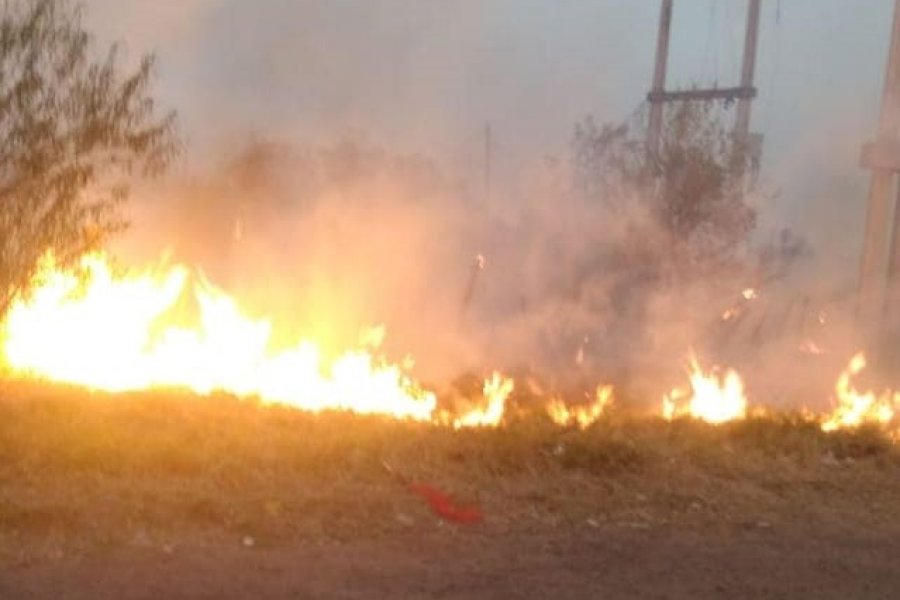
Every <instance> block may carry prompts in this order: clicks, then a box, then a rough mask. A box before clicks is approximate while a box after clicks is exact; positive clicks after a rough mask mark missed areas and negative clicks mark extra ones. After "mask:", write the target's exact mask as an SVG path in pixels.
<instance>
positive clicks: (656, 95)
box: [647, 0, 672, 154]
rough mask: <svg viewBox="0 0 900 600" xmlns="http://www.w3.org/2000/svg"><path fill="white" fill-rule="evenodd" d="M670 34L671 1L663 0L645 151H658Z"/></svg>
mask: <svg viewBox="0 0 900 600" xmlns="http://www.w3.org/2000/svg"><path fill="white" fill-rule="evenodd" d="M671 32H672V0H663V1H662V8H661V9H660V11H659V32H658V33H657V35H656V64H655V65H654V67H653V86H652V87H651V88H650V95H651V96H652V98H649V100H650V122H649V124H648V126H647V151H648V152H649V153H650V154H656V153H657V152H658V151H659V138H660V136H661V135H662V121H663V102H664V100H663V99H662V96H663V95H664V94H665V91H666V65H667V64H668V62H669V38H670V34H671Z"/></svg>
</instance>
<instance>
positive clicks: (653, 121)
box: [647, 0, 762, 154]
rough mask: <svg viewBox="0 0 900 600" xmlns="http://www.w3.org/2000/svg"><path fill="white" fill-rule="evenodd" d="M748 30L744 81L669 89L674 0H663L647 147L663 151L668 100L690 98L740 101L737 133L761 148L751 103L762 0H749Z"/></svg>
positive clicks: (650, 99)
mask: <svg viewBox="0 0 900 600" xmlns="http://www.w3.org/2000/svg"><path fill="white" fill-rule="evenodd" d="M748 2H749V6H748V10H747V33H746V37H745V39H744V59H743V64H742V68H741V83H740V85H739V86H737V87H730V88H720V87H712V88H706V89H695V90H676V91H666V89H665V83H666V81H665V80H666V65H667V63H668V58H669V37H670V32H671V28H672V4H673V0H662V7H661V9H660V16H659V32H658V34H657V38H656V65H655V67H654V69H653V83H652V87H651V88H650V93H649V94H647V101H648V102H649V103H650V120H649V123H648V126H647V151H648V152H649V153H650V154H656V153H657V152H659V143H660V138H661V137H662V125H663V108H664V107H665V105H666V103H668V102H684V101H688V100H725V101H735V100H737V101H738V110H737V117H736V119H735V126H734V133H735V136H736V137H737V138H738V141H739V142H740V143H742V144H748V143H751V142H755V144H754V148H753V150H755V151H756V152H757V153H758V151H759V148H761V138H760V137H759V136H751V134H750V133H749V129H750V104H751V102H752V101H753V99H754V98H755V97H756V88H755V87H754V86H753V77H754V73H755V70H756V47H757V40H758V37H759V13H760V5H761V3H762V0H748Z"/></svg>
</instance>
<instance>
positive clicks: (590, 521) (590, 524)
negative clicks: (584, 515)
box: [585, 519, 600, 529]
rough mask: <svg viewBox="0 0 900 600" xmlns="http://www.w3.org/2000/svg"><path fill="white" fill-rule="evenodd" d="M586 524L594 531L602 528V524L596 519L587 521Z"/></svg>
mask: <svg viewBox="0 0 900 600" xmlns="http://www.w3.org/2000/svg"><path fill="white" fill-rule="evenodd" d="M585 523H587V525H588V527H593V528H594V529H597V528H598V527H600V523H598V522H597V520H596V519H587V520H586V521H585Z"/></svg>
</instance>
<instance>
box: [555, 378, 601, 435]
mask: <svg viewBox="0 0 900 600" xmlns="http://www.w3.org/2000/svg"><path fill="white" fill-rule="evenodd" d="M612 400H613V388H612V386H611V385H598V386H597V391H596V393H595V397H594V401H593V402H591V403H590V404H585V405H580V406H572V407H569V406H566V404H565V402H563V401H562V400H553V401H552V402H550V404H548V405H547V414H548V415H549V416H550V419H551V420H552V421H553V422H554V423H556V424H557V425H559V426H561V427H571V426H574V425H577V426H578V427H579V428H581V429H586V428H587V427H590V426H591V425H592V424H593V423H594V422H595V421H596V420H597V419H599V418H600V416H601V415H602V414H603V411H605V410H606V408H607V407H608V406H609V405H610V404H612Z"/></svg>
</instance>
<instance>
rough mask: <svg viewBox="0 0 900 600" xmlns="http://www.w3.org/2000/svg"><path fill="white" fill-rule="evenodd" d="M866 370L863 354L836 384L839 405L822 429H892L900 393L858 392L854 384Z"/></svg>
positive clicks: (851, 361)
mask: <svg viewBox="0 0 900 600" xmlns="http://www.w3.org/2000/svg"><path fill="white" fill-rule="evenodd" d="M865 368H866V357H865V355H864V354H863V353H862V352H859V353H857V354H856V355H855V356H853V358H851V359H850V364H848V365H847V368H846V369H844V371H843V372H842V373H841V374H840V376H839V377H838V380H837V383H836V384H835V386H834V388H835V395H836V400H837V405H836V406H835V408H834V410H833V411H832V412H831V414H830V415H828V417H827V418H825V420H824V421H823V422H822V429H823V430H825V431H834V430H836V429H843V428H847V427H858V426H860V425H864V424H870V423H871V424H877V425H889V424H890V423H891V422H892V421H893V420H894V418H895V417H896V416H897V414H898V412H900V392H897V393H893V392H891V391H890V390H888V391H885V392H882V393H881V395H878V394H876V393H875V392H872V391H868V392H864V393H863V392H859V391H858V390H857V389H856V388H855V387H854V386H853V384H852V383H851V380H852V379H853V378H854V377H855V376H857V375H859V374H860V373H861V372H862V371H863V369H865Z"/></svg>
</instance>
